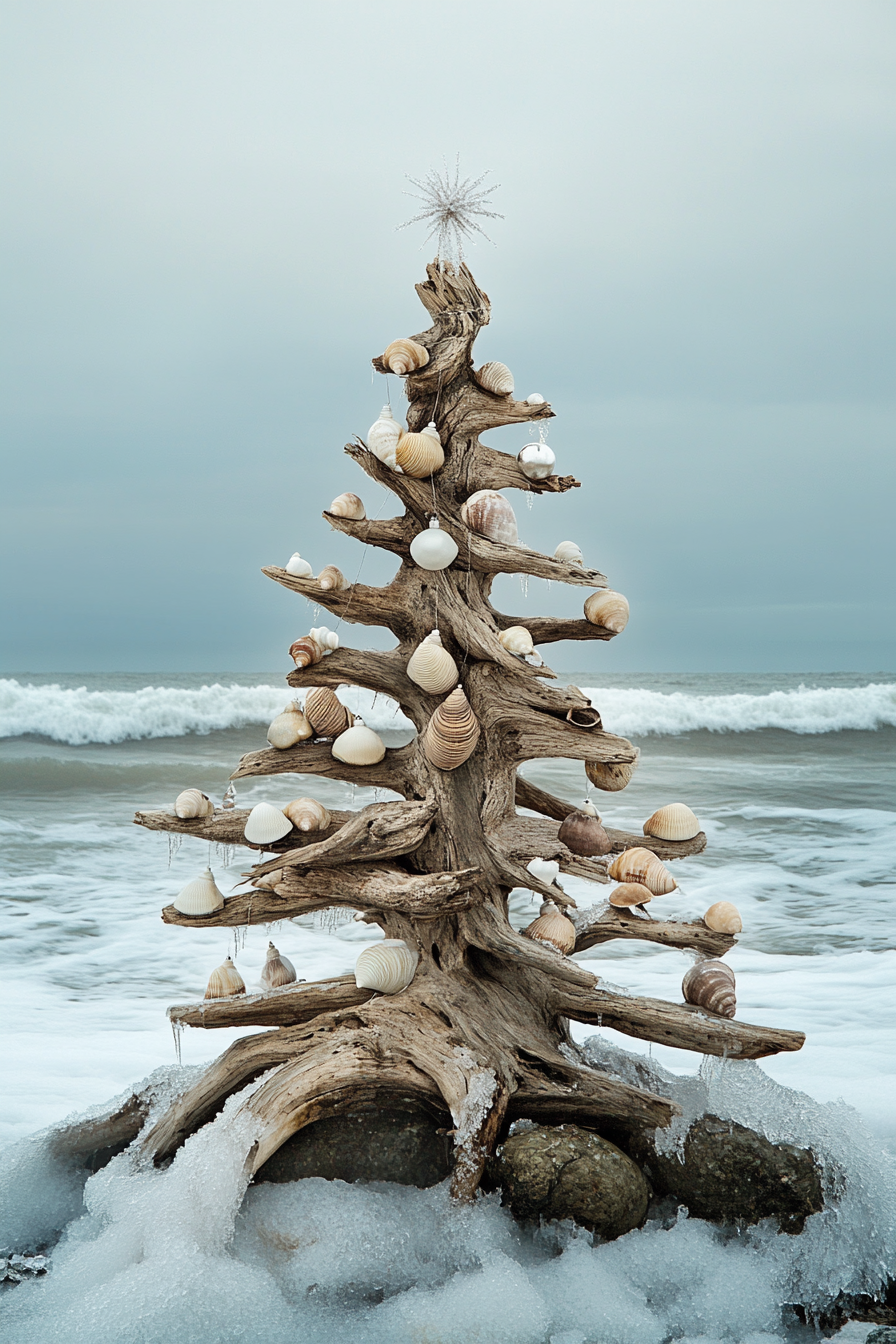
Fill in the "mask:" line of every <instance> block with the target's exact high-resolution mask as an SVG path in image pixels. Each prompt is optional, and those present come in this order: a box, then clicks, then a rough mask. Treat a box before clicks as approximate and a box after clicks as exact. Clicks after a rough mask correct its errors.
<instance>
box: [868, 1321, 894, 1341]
mask: <svg viewBox="0 0 896 1344" xmlns="http://www.w3.org/2000/svg"><path fill="white" fill-rule="evenodd" d="M865 1344H896V1330H894V1329H893V1327H892V1326H890V1325H879V1326H878V1327H877V1329H876V1330H872V1331H871V1334H870V1335H868V1336H867V1338H866V1339H865Z"/></svg>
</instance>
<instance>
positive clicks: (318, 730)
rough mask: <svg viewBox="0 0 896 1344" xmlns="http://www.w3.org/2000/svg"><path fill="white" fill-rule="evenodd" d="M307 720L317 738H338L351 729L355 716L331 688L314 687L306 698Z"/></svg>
mask: <svg viewBox="0 0 896 1344" xmlns="http://www.w3.org/2000/svg"><path fill="white" fill-rule="evenodd" d="M305 718H306V719H307V720H308V722H309V723H310V724H311V727H312V728H313V729H314V734H315V736H316V737H338V736H339V734H340V733H344V732H345V730H346V728H351V726H352V724H353V723H354V721H355V719H354V715H353V714H352V712H351V711H350V710H348V709H346V707H345V705H344V704H343V703H342V701H341V700H340V699H339V698H338V696H337V695H336V693H335V691H331V690H330V688H329V686H314V687H312V688H311V690H310V691H309V692H308V694H307V695H306V696H305Z"/></svg>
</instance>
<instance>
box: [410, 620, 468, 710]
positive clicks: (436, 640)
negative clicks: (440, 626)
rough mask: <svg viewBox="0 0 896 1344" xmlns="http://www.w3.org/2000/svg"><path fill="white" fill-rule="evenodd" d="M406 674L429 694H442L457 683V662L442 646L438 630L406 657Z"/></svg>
mask: <svg viewBox="0 0 896 1344" xmlns="http://www.w3.org/2000/svg"><path fill="white" fill-rule="evenodd" d="M407 674H408V676H409V677H410V679H411V681H412V682H413V683H414V685H415V686H419V687H420V688H421V690H424V691H428V692H429V694H430V695H444V694H445V692H446V691H450V690H451V689H452V688H453V687H454V686H456V685H457V683H458V681H459V680H460V675H459V673H458V670H457V663H456V662H455V661H454V659H453V658H452V657H451V654H450V653H449V652H448V650H447V649H443V648H442V640H441V637H440V635H439V632H438V630H433V632H432V634H431V635H427V636H426V638H425V639H424V640H422V641H421V642H420V643H419V644H418V645H417V647H416V649H415V650H414V652H413V653H412V654H411V656H410V658H409V659H408V665H407Z"/></svg>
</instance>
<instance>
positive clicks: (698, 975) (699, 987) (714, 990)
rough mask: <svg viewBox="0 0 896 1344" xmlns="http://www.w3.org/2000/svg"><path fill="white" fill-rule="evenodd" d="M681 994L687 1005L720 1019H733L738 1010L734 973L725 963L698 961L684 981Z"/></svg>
mask: <svg viewBox="0 0 896 1344" xmlns="http://www.w3.org/2000/svg"><path fill="white" fill-rule="evenodd" d="M681 992H682V994H683V995H684V1001H685V1003H693V1004H694V1005H695V1006H696V1007H698V1008H706V1009H708V1010H709V1012H711V1013H718V1014H719V1016H720V1017H733V1016H734V1014H735V1012H736V1010H737V997H736V988H735V982H734V972H733V971H732V969H731V967H730V966H728V965H727V964H726V963H725V962H724V961H698V962H697V963H696V965H694V966H692V967H691V969H690V970H689V971H688V972H687V974H686V975H685V977H684V979H683V980H682V982H681Z"/></svg>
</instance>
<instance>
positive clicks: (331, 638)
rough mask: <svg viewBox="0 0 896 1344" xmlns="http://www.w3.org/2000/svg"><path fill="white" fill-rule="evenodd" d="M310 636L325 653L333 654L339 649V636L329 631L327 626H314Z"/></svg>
mask: <svg viewBox="0 0 896 1344" xmlns="http://www.w3.org/2000/svg"><path fill="white" fill-rule="evenodd" d="M308 634H309V635H310V636H311V638H312V639H313V640H314V641H315V642H316V643H317V644H319V645H320V647H321V648H322V649H323V651H324V653H332V652H333V650H334V649H338V648H339V636H338V635H337V634H336V631H335V630H330V629H328V627H327V626H325V625H315V626H313V627H312V629H311V630H309V631H308Z"/></svg>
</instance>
